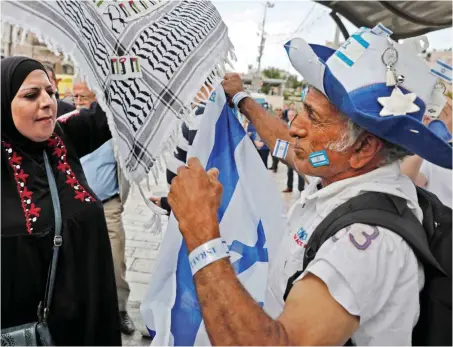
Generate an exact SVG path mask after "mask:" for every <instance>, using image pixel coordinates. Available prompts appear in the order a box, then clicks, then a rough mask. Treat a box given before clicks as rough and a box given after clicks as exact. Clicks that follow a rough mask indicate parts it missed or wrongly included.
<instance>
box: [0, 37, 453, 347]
mask: <svg viewBox="0 0 453 347" xmlns="http://www.w3.org/2000/svg"><path fill="white" fill-rule="evenodd" d="M368 40H369V41H370V43H369V44H371V45H373V44H374V45H376V47H378V48H379V49H376V50H368V51H366V52H365V53H363V56H362V57H361V58H360V59H368V61H369V63H368V64H361V65H360V66H357V67H353V68H354V69H355V70H351V69H352V67H351V66H347V65H344V64H343V65H341V62H338V61H333V60H332V59H335V54H334V52H331V53H330V55H329V56H328V57H327V56H326V52H325V51H323V52H322V53H319V57H320V58H319V59H321V58H323V59H326V60H325V61H324V62H323V63H322V64H323V66H324V67H323V68H324V69H326V72H325V73H324V75H323V76H321V75H315V74H313V73H312V71H314V70H316V69H318V68H319V66H315V67H313V65H312V64H314V62H313V60H310V59H308V58H307V55H304V54H308V53H307V52H311V53H313V54H316V53H317V52H313V51H312V48H310V46H308V45H307V44H306V43H304V42H302V43H301V42H295V43H294V47H296V48H297V49H295V50H294V52H295V53H292V52H291V53H290V59H291V62H292V63H293V65H294V66H295V67H296V69H297V70H298V71H299V72H300V73H301V74H302V75H303V76H304V77H306V79H307V82H308V83H310V85H309V86H308V87H307V89H306V90H305V93H304V97H303V107H301V108H300V109H298V110H296V108H295V105H294V104H290V105H288V106H286V105H285V107H284V108H283V109H282V108H276V109H275V113H272V114H271V113H270V112H268V111H267V110H265V109H263V108H262V107H261V106H260V105H259V104H258V103H256V102H255V101H254V100H253V98H251V97H249V96H248V95H247V94H246V93H245V91H244V87H243V83H242V81H241V78H240V76H239V75H237V74H226V75H225V77H224V80H223V82H222V85H223V88H224V90H225V93H226V95H227V96H228V98H229V100H230V101H231V102H233V100H234V101H235V107H236V108H237V110H239V111H240V112H241V114H243V115H244V116H245V117H246V119H247V124H246V125H245V131H246V132H247V133H248V135H249V136H250V138H251V140H252V141H253V144H254V145H255V147H256V149H257V151H258V153H259V155H260V157H261V158H262V160H263V163H264V165H265V167H266V168H267V169H269V170H272V171H274V172H277V170H278V165H279V164H280V165H282V164H284V165H287V166H288V173H287V174H288V181H287V187H286V189H285V190H284V191H283V192H284V193H290V192H292V191H293V179H294V172H296V174H297V175H298V190H299V192H300V197H299V198H298V200H297V201H296V203H295V204H294V206H292V207H291V209H290V211H289V212H288V225H289V230H288V231H286V232H282V243H281V246H280V250H279V253H278V254H277V255H276V258H275V260H274V262H273V264H272V268H271V270H270V274H269V281H268V282H269V285H268V295H272V296H273V297H274V298H276V299H277V302H278V305H276V307H271V308H268V309H267V311H265V310H263V309H262V308H261V307H260V306H259V305H258V304H257V303H256V302H255V301H254V300H253V298H252V297H251V296H250V295H249V294H248V293H247V291H245V290H244V288H243V287H242V286H241V283H240V282H239V281H238V279H237V276H236V274H235V272H234V270H233V268H232V266H231V263H230V262H229V260H228V259H227V258H222V259H218V260H216V261H214V262H212V263H210V264H209V265H207V266H205V267H204V268H203V269H202V270H200V271H198V272H197V273H196V274H195V275H194V283H195V286H196V289H197V294H198V296H199V298H200V300H199V301H200V304H201V310H202V313H203V319H204V322H205V326H206V329H207V331H208V334H209V336H210V340H211V342H212V344H213V345H267V344H271V345H338V344H345V343H350V342H352V343H353V344H356V345H389V344H390V345H411V344H412V343H419V342H420V341H423V342H424V343H433V341H435V342H436V341H441V342H442V341H445V340H442V339H444V338H445V336H446V335H448V333H449V334H450V342H451V301H450V318H449V319H450V320H449V321H448V318H446V317H444V316H443V317H441V318H442V319H441V321H440V322H441V323H440V326H441V327H442V329H443V330H442V333H439V334H438V335H436V336H435V337H433V336H432V331H433V330H432V325H433V324H434V323H435V324H439V323H438V322H439V321H438V320H437V319H438V317H437V316H436V315H438V314H439V313H438V312H439V311H434V313H432V314H433V315H434V316H432V317H434V318H432V322H430V321H428V322H427V321H426V320H425V318H426V311H425V309H426V308H425V307H424V306H423V305H422V300H425V299H422V297H421V296H420V293H421V292H422V293H423V295H424V296H425V297H426V296H427V295H428V296H429V295H433V293H434V292H433V291H434V290H438V289H437V288H438V287H436V286H435V285H436V283H437V282H436V283H434V281H433V278H434V279H437V278H441V279H442V280H443V279H444V277H443V276H445V278H446V279H447V281H443V282H441V283H442V286H443V287H442V288H449V295H450V296H451V266H450V267H449V268H445V264H447V263H448V261H449V262H450V264H451V244H450V248H449V251H450V253H449V254H445V252H448V251H443V253H442V254H433V253H435V252H434V250H433V249H430V247H434V246H433V245H432V244H428V242H427V240H426V238H427V237H426V235H425V233H424V231H426V233H428V231H427V230H426V229H427V228H428V227H429V228H431V229H432V230H430V231H429V232H431V233H436V230H437V229H438V228H440V223H437V222H438V221H437V220H436V219H435V218H437V214H436V213H435V212H436V211H437V210H435V209H434V207H433V206H442V208H445V209H444V210H443V211H447V215H448V214H449V218H447V221H448V220H449V223H450V224H449V228H450V230H449V232H444V234H443V235H442V242H444V244H445V242H448V241H450V243H451V209H450V208H451V206H452V171H451V160H452V157H451V153H452V148H451V141H449V140H445V134H442V136H443V137H441V136H440V135H439V133H437V132H435V131H434V130H432V129H434V128H433V127H431V126H430V124H431V123H432V122H442V124H443V126H444V128H445V129H447V130H448V133H449V134H450V140H451V133H452V102H451V99H448V100H447V103H446V105H445V106H444V108H443V110H442V112H441V114H440V116H439V119H431V118H429V117H427V116H425V114H424V110H425V109H426V105H427V103H428V102H429V100H427V98H428V96H429V95H430V93H431V90H430V88H432V87H433V85H430V83H431V82H432V81H433V79H432V78H431V77H430V74H429V73H430V72H429V68H428V67H427V66H424V65H423V64H424V62H422V61H421V60H420V59H419V58H418V57H417V56H416V55H410V54H404V55H401V56H400V59H402V60H403V66H410V67H409V68H407V69H406V68H405V69H406V70H404V69H403V70H404V71H403V72H404V74H409V76H417V78H412V79H411V78H406V82H404V83H401V84H396V85H394V86H392V85H385V78H386V76H385V74H384V76H379V75H376V74H378V73H379V71H381V70H382V69H376V71H377V72H376V71H373V72H370V71H369V69H372V68H371V66H378V65H379V64H380V65H382V59H383V58H382V55H383V53H384V50H385V49H387V47H388V46H387V44H386V42H388V39H387V38H386V37H381V36H379V35H375V37H372V38H370V37H368ZM395 45H397V44H396V43H395ZM311 53H310V54H311ZM407 60H410V62H411V63H410V64H409V63H408V62H407ZM318 63H319V61H318ZM320 64H321V63H320ZM404 64H405V65H404ZM384 68H385V66H384ZM365 69H368V70H367V71H366V73H365V72H364V70H365ZM1 70H2V91H1V93H2V129H1V132H2V228H1V229H2V265H1V267H2V270H1V271H2V294H1V295H2V323H1V324H2V329H8V328H9V329H10V328H13V327H16V326H21V325H23V324H27V323H32V322H35V321H37V320H38V317H37V315H36V312H37V310H38V312H40V310H41V306H42V303H43V302H44V303H45V302H46V298H47V296H48V294H49V288H48V287H49V278H50V277H51V276H48V273H51V272H52V271H50V270H49V269H52V267H53V266H54V265H55V264H54V262H53V261H52V252H51V250H52V248H55V247H60V249H61V252H60V255H59V258H58V263H57V265H56V276H55V286H51V287H53V288H54V293H53V297H52V302H51V306H50V307H45V309H44V312H45V314H44V319H43V320H41V318H40V321H44V322H45V323H46V324H48V326H49V330H50V332H51V334H52V338H53V340H54V342H55V344H56V345H121V333H124V334H132V333H133V332H134V330H135V326H134V323H133V322H132V320H131V319H130V317H129V315H128V312H127V301H128V296H129V292H130V288H129V285H128V283H127V281H126V278H125V273H126V265H125V231H124V226H123V222H122V217H121V216H122V212H123V208H124V204H125V202H126V200H127V197H128V191H129V184H128V182H127V181H126V180H125V179H124V175H123V173H122V172H121V170H120V167H119V165H118V159H117V156H116V153H115V150H114V145H113V142H112V141H113V140H112V135H111V133H110V130H109V127H108V124H107V119H106V115H105V113H104V112H103V111H102V109H101V107H100V106H99V105H98V104H97V102H96V95H95V94H94V93H93V92H92V91H91V90H89V88H88V87H87V85H86V83H84V82H82V81H79V80H74V81H73V101H74V104H73V105H71V104H69V103H67V102H65V101H62V100H59V99H58V95H57V94H56V91H57V81H56V75H55V72H54V71H53V70H52V69H51V68H50V67H45V66H44V65H42V64H41V63H39V62H37V61H36V60H33V59H30V58H26V57H10V58H5V59H2V61H1ZM351 71H352V72H351ZM403 72H401V74H402V73H403ZM334 75H335V76H337V77H336V78H335V77H332V76H334ZM351 76H355V77H351ZM370 76H371V77H370ZM409 76H408V77H409ZM367 78H368V79H371V80H373V79H374V80H375V81H379V82H376V85H378V84H380V85H379V86H378V87H379V88H378V87H376V89H367V88H372V87H369V86H370V83H369V80H367ZM419 80H426V81H427V83H426V85H425V86H420V85H417V84H416V83H417V82H416V81H419ZM357 81H358V82H357ZM414 81H415V82H414ZM429 81H431V82H429ZM435 83H438V82H437V81H435ZM354 84H357V85H360V86H366V87H360V88H362V90H361V93H356V92H355V91H354V90H349V89H347V88H346V87H345V86H349V85H354ZM431 84H433V83H431ZM394 90H397V92H399V93H402V95H404V96H407V94H409V91H416V93H417V95H415V94H414V95H415V96H414V98H413V99H411V101H410V102H407V101H404V100H403V101H401V100H402V97H400V98H399V99H398V100H396V101H395V100H393V102H394V104H392V105H393V106H392V105H388V104H386V103H385V102H386V101H385V100H384V101H382V98H387V99H390V98H391V96H390V95H393V92H392V91H394ZM401 90H404V93H405V94H403V92H401ZM200 92H201V93H204V94H205V95H204V96H205V99H207V98H208V97H209V92H210V91H209V90H206V89H203V90H201V91H200ZM340 94H341V95H340ZM237 95H239V96H240V97H235V96H237ZM378 99H380V100H379V101H378ZM403 99H404V98H403ZM382 103H384V104H385V105H382ZM413 103H415V104H413ZM370 105H371V106H370ZM379 105H382V106H379ZM395 105H396V106H395ZM412 105H415V106H416V107H412ZM205 106H206V103H205V102H200V101H199V102H197V103H194V105H193V107H194V113H195V115H196V121H195V122H193V124H190V125H189V124H186V123H183V124H182V126H181V129H180V136H179V137H178V143H177V147H176V148H175V151H174V158H172V160H171V161H170V162H169V164H168V167H167V182H168V184H169V185H170V192H169V194H168V197H150V199H151V201H153V202H154V203H155V204H157V205H159V206H160V207H162V208H163V209H165V210H167V212H168V213H170V212H173V213H174V215H175V217H176V219H177V220H178V222H179V226H180V231H181V233H182V235H183V237H184V239H185V242H186V244H187V246H188V251H189V252H191V251H193V250H194V249H196V248H197V247H199V246H201V245H203V244H209V242H211V241H212V240H214V239H218V238H221V235H220V232H219V225H218V221H217V209H218V207H219V203H220V196H221V193H222V187H221V185H220V183H219V182H218V181H217V176H218V171H217V170H215V169H214V170H210V171H208V172H206V171H205V170H204V168H203V167H202V166H201V165H200V163H199V161H198V160H197V159H196V158H188V156H187V151H188V148H189V147H190V146H191V145H192V143H193V140H194V138H195V136H196V134H197V129H198V125H199V123H200V121H201V120H202V116H203V114H204V110H205ZM386 107H389V108H390V112H389V114H386V115H385V116H383V115H382V109H383V108H384V109H385V108H386ZM392 107H393V108H392ZM407 115H409V116H407ZM279 139H280V140H283V141H286V142H287V143H288V144H289V149H288V153H287V155H286V156H285V157H282V158H277V157H273V156H271V155H270V154H271V153H272V151H273V149H274V148H275V145H276V142H277V140H279ZM269 156H271V158H272V164H271V165H270V166H268V165H269V163H268V162H269ZM319 158H321V159H319ZM49 168H50V170H49ZM49 172H50V173H51V176H49V175H50V173H49ZM52 177H54V179H55V182H56V187H57V194H58V197H59V209H60V210H61V216H60V218H56V216H57V215H59V214H60V212H58V208H57V207H56V206H55V201H54V198H53V195H52V188H51V183H50V182H51V181H52ZM193 187H198V188H199V189H192V188H193ZM417 187H421V188H424V189H426V190H427V191H429V192H431V193H433V195H429V196H428V197H426V196H425V195H424V193H423V192H424V190H420V188H417ZM360 197H361V198H362V199H361V200H357V198H360ZM436 197H437V198H438V199H439V200H440V201H441V202H442V204H440V205H436V204H437V202H438V201H439V200H437V198H436ZM383 199H384V200H383ZM385 199H387V200H385ZM353 201H354V204H353V203H352V202H353ZM374 201H378V202H379V204H378V205H376V204H377V203H373V202H374ZM425 201H427V202H428V203H426V204H425V203H424V202H425ZM422 202H423V203H422ZM348 203H349V204H350V205H349V210H346V212H345V210H338V211H342V213H341V214H339V213H338V212H337V214H336V215H334V214H335V212H336V211H337V209H340V208H342V206H343V205H345V204H348ZM356 205H357V206H359V207H360V208H362V210H364V209H367V210H366V211H372V212H373V213H374V212H375V211H377V210H379V209H380V208H381V207H382V209H384V210H385V212H386V213H388V216H391V218H383V217H382V216H384V214H382V211H379V212H375V216H371V217H369V216H368V217H367V215H366V214H365V213H363V214H361V213H359V212H357V211H359V209H358V208H357V210H353V209H354V207H351V206H356ZM436 208H437V207H436ZM439 208H440V207H439ZM200 211H203V214H201V212H200ZM351 211H352V212H356V214H354V215H353V214H350V215H348V216H349V220H348V221H347V222H344V221H342V223H343V224H342V223H340V222H339V220H341V217H342V216H343V214H347V213H350V212H351ZM429 211H431V212H430V213H431V215H429V216H428V214H427V213H428V212H429ZM433 211H434V212H433ZM332 215H334V217H332ZM445 216H446V215H445V213H444V214H443V218H446V217H445ZM372 217H374V218H372ZM377 217H379V218H377ZM447 217H448V216H447ZM367 218H368V219H367ZM376 219H379V221H376ZM326 220H331V224H330V225H327V226H326V225H325V221H326ZM427 221H430V222H431V223H428V224H429V225H428V224H427ZM392 222H393V224H392ZM403 222H407V223H406V224H407V225H411V226H413V225H416V226H417V227H413V229H414V230H421V233H416V232H415V231H414V233H413V234H412V236H409V237H407V232H408V231H410V230H407V229H408V227H404V223H403ZM200 223H202V225H203V228H200ZM323 223H324V224H323ZM410 223H413V224H410ZM59 224H60V225H61V230H62V236H61V237H62V242H59V240H58V239H56V238H55V230H56V229H57V226H58V225H59ZM401 225H402V226H401ZM442 227H444V224H442ZM329 228H330V229H332V230H330V229H329ZM335 228H336V229H335ZM334 229H335V230H334ZM328 230H330V231H331V232H332V234H329V235H327V234H326V233H327V231H328ZM401 230H402V231H401ZM443 230H444V229H443ZM448 237H449V238H448ZM414 239H415V241H413V240H414ZM436 247H440V246H436ZM439 252H440V251H439ZM439 256H441V257H439ZM442 257H446V259H447V260H445V258H442ZM445 273H447V274H446V275H445ZM428 284H429V285H428ZM433 288H434V289H433ZM50 290H52V289H50ZM427 290H429V291H427ZM435 293H437V291H436V292H435ZM51 296H52V295H51ZM205 299H206V300H205ZM450 300H451V297H450ZM423 303H425V301H423ZM419 321H420V322H423V326H421V327H420V324H418V325H417V322H419ZM448 324H450V328H449V329H448ZM446 327H447V328H446ZM420 331H421V332H422V333H421V335H420ZM413 332H414V334H413ZM415 332H417V334H415ZM2 333H3V332H2ZM420 336H421V337H420ZM2 341H3V340H2Z"/></svg>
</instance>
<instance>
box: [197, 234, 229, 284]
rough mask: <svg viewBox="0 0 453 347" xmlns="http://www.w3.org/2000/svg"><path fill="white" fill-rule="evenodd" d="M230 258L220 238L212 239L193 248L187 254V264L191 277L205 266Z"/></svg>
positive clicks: (226, 247) (224, 243)
mask: <svg viewBox="0 0 453 347" xmlns="http://www.w3.org/2000/svg"><path fill="white" fill-rule="evenodd" d="M229 256H230V252H229V251H228V246H227V244H226V242H225V241H224V240H223V239H222V238H220V237H219V238H218V239H213V240H210V241H208V242H206V243H203V244H202V245H201V246H198V247H197V248H195V249H194V250H193V251H192V252H190V254H189V264H190V269H191V270H192V276H193V275H195V274H196V273H197V271H199V270H201V269H202V268H204V267H205V266H207V265H209V264H211V263H213V262H215V261H217V260H219V259H222V258H226V257H229Z"/></svg>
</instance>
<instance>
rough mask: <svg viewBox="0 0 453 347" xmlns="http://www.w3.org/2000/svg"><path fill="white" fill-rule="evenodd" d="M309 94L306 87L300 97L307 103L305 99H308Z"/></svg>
mask: <svg viewBox="0 0 453 347" xmlns="http://www.w3.org/2000/svg"><path fill="white" fill-rule="evenodd" d="M307 93H308V87H305V88H304V89H303V90H302V93H301V94H300V97H301V98H302V101H305V98H306V97H307Z"/></svg>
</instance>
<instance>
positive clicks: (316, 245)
mask: <svg viewBox="0 0 453 347" xmlns="http://www.w3.org/2000/svg"><path fill="white" fill-rule="evenodd" d="M356 223H362V224H367V225H374V226H380V227H383V228H386V229H388V230H390V231H393V232H395V233H396V234H398V235H399V236H401V237H402V238H403V239H404V240H405V241H406V242H407V244H408V245H409V246H410V247H411V248H412V250H413V252H414V253H415V255H416V256H417V258H418V259H419V260H420V261H421V262H422V263H423V264H424V265H425V266H431V267H433V268H434V269H437V270H438V271H440V272H442V273H443V274H445V272H444V271H443V270H442V267H441V266H440V265H439V263H438V262H437V260H436V259H435V258H434V256H433V254H432V253H431V250H430V248H429V244H428V238H427V235H426V234H427V232H426V231H425V230H424V228H423V226H422V225H421V223H420V222H419V221H418V219H417V218H416V217H415V215H414V214H413V213H412V211H411V210H410V209H409V208H408V207H407V204H406V201H405V200H404V199H402V198H400V197H396V196H393V195H389V194H385V193H377V192H369V193H364V194H361V195H358V196H356V197H354V198H352V199H350V200H348V201H347V202H345V203H344V204H342V205H340V206H339V207H337V208H336V209H335V210H333V211H332V212H331V213H330V214H329V215H328V216H327V217H326V218H325V219H324V220H323V221H322V222H321V223H320V224H319V225H318V227H317V228H316V229H315V231H314V232H313V234H312V235H311V237H310V239H309V240H308V243H307V249H306V250H305V255H304V262H303V267H302V269H301V270H300V271H297V272H296V273H295V274H294V275H293V276H291V277H290V278H289V279H288V284H287V287H286V291H285V295H284V297H283V299H284V300H286V298H287V296H288V294H289V292H290V290H291V288H292V284H293V282H294V280H296V279H297V278H298V277H299V276H300V275H301V274H302V273H303V271H304V270H305V269H306V268H307V266H308V264H309V263H310V262H311V261H312V260H313V259H314V258H315V256H316V253H317V252H318V250H319V249H320V248H321V246H322V245H323V243H324V242H325V241H327V240H328V239H329V238H331V237H332V236H334V235H335V234H336V233H337V232H338V231H340V230H342V229H344V228H346V227H347V226H350V225H352V224H356Z"/></svg>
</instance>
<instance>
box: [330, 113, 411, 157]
mask: <svg viewBox="0 0 453 347" xmlns="http://www.w3.org/2000/svg"><path fill="white" fill-rule="evenodd" d="M341 117H346V116H344V115H341ZM345 121H346V122H347V126H346V131H344V132H343V134H342V135H341V137H340V139H338V140H336V141H331V142H329V143H328V144H327V145H326V148H327V149H330V150H332V151H336V152H343V151H345V150H346V149H348V148H349V147H351V146H352V145H354V143H355V142H356V141H357V139H358V138H359V136H360V135H362V134H363V133H365V132H366V130H365V129H363V128H362V127H360V126H359V125H358V124H356V123H354V122H353V121H352V119H350V118H347V120H346V119H345ZM379 139H380V140H381V141H382V143H383V145H384V146H383V147H382V149H381V151H380V155H381V156H382V161H381V162H380V166H385V165H389V164H392V163H394V162H395V161H398V160H402V159H403V158H404V157H406V156H408V155H412V153H410V152H409V151H407V150H406V149H404V148H403V147H401V146H398V145H395V144H393V143H391V142H388V141H387V140H384V139H382V138H379Z"/></svg>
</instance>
